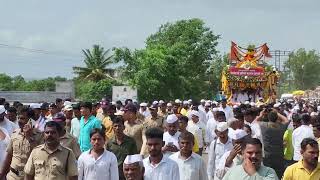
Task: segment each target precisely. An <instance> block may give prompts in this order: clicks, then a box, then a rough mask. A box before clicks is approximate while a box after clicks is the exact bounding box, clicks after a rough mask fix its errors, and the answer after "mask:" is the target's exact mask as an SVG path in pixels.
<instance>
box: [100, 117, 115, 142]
mask: <svg viewBox="0 0 320 180" xmlns="http://www.w3.org/2000/svg"><path fill="white" fill-rule="evenodd" d="M101 124H103V125H104V127H105V128H106V139H108V140H110V139H111V138H112V137H113V135H114V133H113V127H112V121H111V119H110V117H109V116H106V117H104V118H103V119H102V122H101Z"/></svg>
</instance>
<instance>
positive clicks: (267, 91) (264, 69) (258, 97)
mask: <svg viewBox="0 0 320 180" xmlns="http://www.w3.org/2000/svg"><path fill="white" fill-rule="evenodd" d="M268 58H271V55H270V53H269V48H268V46H267V44H263V45H261V46H259V47H255V46H253V45H250V46H248V47H247V48H243V47H240V46H238V45H237V44H236V43H234V42H232V44H231V51H230V60H229V65H227V66H226V67H224V69H223V71H222V78H221V83H222V91H223V93H224V95H225V96H226V97H227V98H228V102H229V103H232V104H236V103H244V102H242V101H249V102H250V101H251V102H255V103H256V102H258V101H260V102H262V101H263V102H272V101H275V98H276V86H277V83H278V79H279V73H278V72H277V70H276V69H275V68H274V67H272V66H270V65H268V64H267V63H266V60H267V59H268Z"/></svg>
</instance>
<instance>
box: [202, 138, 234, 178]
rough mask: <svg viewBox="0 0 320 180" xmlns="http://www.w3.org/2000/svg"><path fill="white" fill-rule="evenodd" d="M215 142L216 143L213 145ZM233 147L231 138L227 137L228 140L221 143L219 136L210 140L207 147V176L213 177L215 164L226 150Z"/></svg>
mask: <svg viewBox="0 0 320 180" xmlns="http://www.w3.org/2000/svg"><path fill="white" fill-rule="evenodd" d="M214 144H216V145H214ZM232 148H233V144H232V140H231V138H228V141H227V142H226V143H225V144H223V143H221V142H220V138H218V139H217V140H216V141H212V142H211V144H210V149H209V154H208V155H209V159H208V169H207V173H208V176H209V177H214V175H215V170H216V166H217V165H218V164H219V162H220V160H221V157H222V156H223V154H224V153H225V152H227V151H231V150H232Z"/></svg>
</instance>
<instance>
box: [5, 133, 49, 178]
mask: <svg viewBox="0 0 320 180" xmlns="http://www.w3.org/2000/svg"><path fill="white" fill-rule="evenodd" d="M42 137H43V136H42V133H41V132H40V131H38V130H36V129H34V130H33V136H32V137H31V141H29V140H27V139H26V138H25V136H24V134H23V132H21V129H17V130H15V131H14V132H13V134H12V135H11V140H10V143H9V145H8V147H7V152H8V153H11V154H12V160H11V164H10V167H11V168H13V169H15V171H16V172H18V174H19V175H17V174H15V173H13V172H12V171H11V170H10V171H9V173H8V174H7V180H20V179H21V180H23V179H24V171H23V168H24V166H25V165H26V163H27V161H28V158H29V156H30V153H31V151H32V149H33V148H34V147H36V146H38V145H39V144H40V143H42Z"/></svg>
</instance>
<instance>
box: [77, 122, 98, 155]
mask: <svg viewBox="0 0 320 180" xmlns="http://www.w3.org/2000/svg"><path fill="white" fill-rule="evenodd" d="M96 128H99V129H101V121H99V120H98V119H97V118H96V117H94V116H90V117H89V118H88V120H87V122H86V123H85V122H84V117H83V116H82V117H81V119H80V135H79V145H80V150H81V151H82V152H84V151H87V150H89V149H91V143H90V132H91V131H92V129H96Z"/></svg>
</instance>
